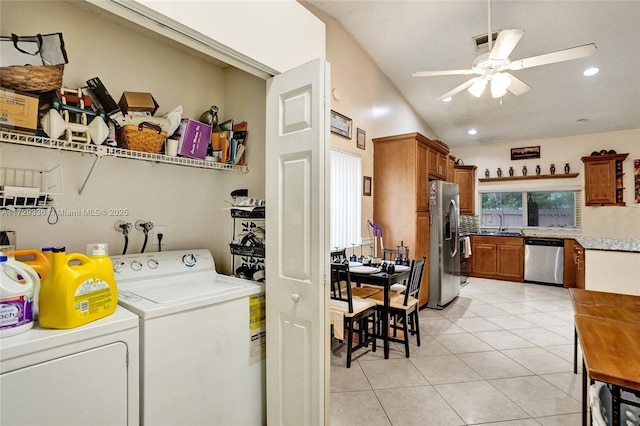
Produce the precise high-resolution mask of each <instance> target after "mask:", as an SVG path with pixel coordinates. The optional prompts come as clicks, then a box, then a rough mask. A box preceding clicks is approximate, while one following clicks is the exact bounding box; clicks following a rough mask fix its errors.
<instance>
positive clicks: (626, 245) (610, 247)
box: [576, 237, 640, 253]
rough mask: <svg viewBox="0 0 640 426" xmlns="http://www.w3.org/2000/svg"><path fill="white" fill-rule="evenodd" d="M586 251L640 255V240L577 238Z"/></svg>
mask: <svg viewBox="0 0 640 426" xmlns="http://www.w3.org/2000/svg"><path fill="white" fill-rule="evenodd" d="M576 241H577V242H578V243H580V245H581V246H582V247H584V249H585V250H604V251H626V252H632V253H640V239H632V238H596V237H576Z"/></svg>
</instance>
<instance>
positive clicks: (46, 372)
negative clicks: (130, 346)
mask: <svg viewBox="0 0 640 426" xmlns="http://www.w3.org/2000/svg"><path fill="white" fill-rule="evenodd" d="M0 395H2V398H1V402H0V404H1V406H0V424H3V425H44V424H51V425H54V424H55V425H82V426H85V425H89V424H90V425H126V424H129V423H136V422H137V420H138V419H127V346H126V345H125V344H124V343H122V342H116V343H111V344H109V345H105V346H101V347H97V348H94V349H90V350H87V351H83V352H78V353H75V354H72V355H68V356H65V357H61V358H57V359H53V360H51V361H47V362H43V363H40V364H35V365H32V366H29V367H25V368H21V369H19V370H15V371H11V372H8V373H4V374H2V375H0Z"/></svg>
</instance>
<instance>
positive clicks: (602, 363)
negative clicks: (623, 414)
mask: <svg viewBox="0 0 640 426" xmlns="http://www.w3.org/2000/svg"><path fill="white" fill-rule="evenodd" d="M575 320H576V330H577V331H578V337H579V339H580V343H581V345H582V351H583V354H584V361H585V365H586V368H587V374H588V376H589V377H590V378H591V379H595V380H600V381H602V382H606V383H611V384H613V385H616V386H623V387H627V388H631V389H635V390H638V391H640V356H639V354H640V324H633V323H628V322H624V321H619V320H615V319H611V318H605V317H592V316H589V315H576V318H575Z"/></svg>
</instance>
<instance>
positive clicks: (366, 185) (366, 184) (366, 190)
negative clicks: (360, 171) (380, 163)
mask: <svg viewBox="0 0 640 426" xmlns="http://www.w3.org/2000/svg"><path fill="white" fill-rule="evenodd" d="M362 195H364V196H366V197H370V196H371V176H364V177H363V178H362Z"/></svg>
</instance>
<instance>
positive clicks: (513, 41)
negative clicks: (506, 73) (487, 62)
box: [489, 29, 524, 60]
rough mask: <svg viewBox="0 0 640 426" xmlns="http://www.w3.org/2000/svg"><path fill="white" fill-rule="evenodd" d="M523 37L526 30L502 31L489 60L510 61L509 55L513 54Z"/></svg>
mask: <svg viewBox="0 0 640 426" xmlns="http://www.w3.org/2000/svg"><path fill="white" fill-rule="evenodd" d="M523 35H524V30H517V29H512V30H502V31H500V33H499V34H498V38H497V39H496V44H494V45H493V49H491V54H490V55H489V59H494V60H497V59H509V55H511V52H513V49H514V48H515V47H516V45H517V44H518V42H519V41H520V39H521V38H522V36H523Z"/></svg>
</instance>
